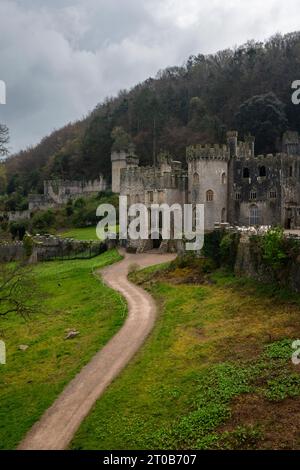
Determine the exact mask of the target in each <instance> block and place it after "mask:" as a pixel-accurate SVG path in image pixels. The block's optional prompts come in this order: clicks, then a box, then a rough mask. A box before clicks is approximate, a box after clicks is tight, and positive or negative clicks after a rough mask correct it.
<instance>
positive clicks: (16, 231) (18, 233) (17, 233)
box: [9, 220, 29, 240]
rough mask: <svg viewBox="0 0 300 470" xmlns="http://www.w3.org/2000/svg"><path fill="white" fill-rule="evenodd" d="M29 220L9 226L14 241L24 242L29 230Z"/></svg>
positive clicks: (12, 223)
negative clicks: (16, 239)
mask: <svg viewBox="0 0 300 470" xmlns="http://www.w3.org/2000/svg"><path fill="white" fill-rule="evenodd" d="M28 225H29V224H28V220H19V221H17V222H11V223H10V224H9V231H10V233H11V236H12V237H13V239H15V238H18V239H19V240H23V238H24V235H25V233H26V230H27V229H28Z"/></svg>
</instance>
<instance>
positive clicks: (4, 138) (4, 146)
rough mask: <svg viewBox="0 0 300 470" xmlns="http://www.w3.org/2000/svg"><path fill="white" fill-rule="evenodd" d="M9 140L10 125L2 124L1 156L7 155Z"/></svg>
mask: <svg viewBox="0 0 300 470" xmlns="http://www.w3.org/2000/svg"><path fill="white" fill-rule="evenodd" d="M8 142H9V132H8V127H7V126H5V125H4V124H0V157H3V156H5V155H7V153H8V150H7V144H8Z"/></svg>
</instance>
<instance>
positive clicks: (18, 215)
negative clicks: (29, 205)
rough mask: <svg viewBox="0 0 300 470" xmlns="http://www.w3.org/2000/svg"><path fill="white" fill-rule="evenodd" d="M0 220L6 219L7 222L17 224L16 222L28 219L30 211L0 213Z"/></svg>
mask: <svg viewBox="0 0 300 470" xmlns="http://www.w3.org/2000/svg"><path fill="white" fill-rule="evenodd" d="M0 219H6V220H8V221H9V222H17V221H18V220H28V219H30V210H27V211H8V212H3V211H0Z"/></svg>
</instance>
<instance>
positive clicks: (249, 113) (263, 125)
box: [235, 93, 288, 153]
mask: <svg viewBox="0 0 300 470" xmlns="http://www.w3.org/2000/svg"><path fill="white" fill-rule="evenodd" d="M235 123H236V127H237V129H238V130H239V131H240V132H241V134H242V135H244V136H246V135H247V134H249V133H250V134H251V135H254V136H255V146H256V150H257V152H258V153H262V152H264V153H273V152H275V151H276V150H278V148H277V146H276V139H277V138H278V136H281V135H282V134H283V132H284V131H285V130H286V129H287V127H288V120H287V116H286V113H285V106H284V104H283V103H282V102H281V101H280V100H279V99H278V98H277V96H276V95H275V94H274V93H267V94H264V95H259V96H253V97H251V98H249V99H248V100H247V101H246V102H245V103H243V104H242V105H241V106H240V108H239V111H238V112H237V114H236V115H235Z"/></svg>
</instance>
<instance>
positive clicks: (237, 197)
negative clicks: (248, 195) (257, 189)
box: [235, 192, 241, 201]
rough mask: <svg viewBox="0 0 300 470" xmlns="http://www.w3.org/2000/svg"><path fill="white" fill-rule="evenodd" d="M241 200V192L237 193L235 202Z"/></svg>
mask: <svg viewBox="0 0 300 470" xmlns="http://www.w3.org/2000/svg"><path fill="white" fill-rule="evenodd" d="M240 199H241V193H240V192H236V193H235V200H236V201H239V200H240Z"/></svg>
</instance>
